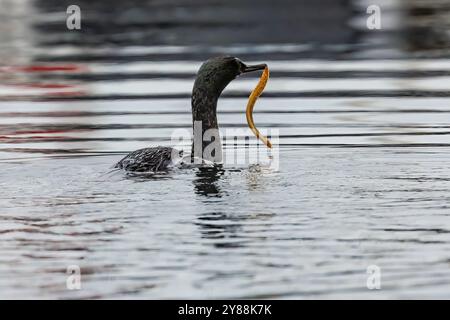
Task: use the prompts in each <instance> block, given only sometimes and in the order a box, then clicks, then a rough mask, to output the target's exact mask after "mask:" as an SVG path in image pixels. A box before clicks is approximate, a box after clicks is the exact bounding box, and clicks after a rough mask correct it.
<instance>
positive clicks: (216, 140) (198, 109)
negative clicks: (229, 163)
mask: <svg viewBox="0 0 450 320" xmlns="http://www.w3.org/2000/svg"><path fill="white" fill-rule="evenodd" d="M219 95H220V92H214V91H212V90H207V89H204V87H203V86H202V83H198V81H196V83H195V84H194V90H193V92H192V125H193V142H192V152H191V155H192V156H193V157H194V156H195V157H197V158H202V159H205V160H209V161H213V162H221V161H222V144H221V141H220V134H219V130H218V129H219V124H218V123H217V100H218V98H219Z"/></svg>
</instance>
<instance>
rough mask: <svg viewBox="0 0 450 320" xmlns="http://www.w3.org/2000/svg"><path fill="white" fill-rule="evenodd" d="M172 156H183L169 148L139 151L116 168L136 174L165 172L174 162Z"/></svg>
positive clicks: (119, 163)
mask: <svg viewBox="0 0 450 320" xmlns="http://www.w3.org/2000/svg"><path fill="white" fill-rule="evenodd" d="M172 154H176V155H181V154H180V152H179V151H178V150H176V149H173V148H169V147H153V148H145V149H139V150H136V151H133V152H131V153H129V154H128V155H127V156H126V157H125V158H123V159H122V160H120V161H119V162H118V163H117V164H116V165H115V166H114V168H119V169H123V170H126V171H134V172H148V171H163V170H166V169H167V167H168V166H169V164H170V163H171V162H172Z"/></svg>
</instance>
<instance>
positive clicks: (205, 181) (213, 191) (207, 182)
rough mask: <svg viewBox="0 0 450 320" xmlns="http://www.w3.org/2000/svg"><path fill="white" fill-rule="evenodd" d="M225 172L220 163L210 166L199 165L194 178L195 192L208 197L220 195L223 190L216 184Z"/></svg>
mask: <svg viewBox="0 0 450 320" xmlns="http://www.w3.org/2000/svg"><path fill="white" fill-rule="evenodd" d="M224 173H225V170H224V169H223V168H222V166H221V165H214V166H212V167H200V168H198V171H197V172H196V178H195V179H194V188H195V193H196V194H198V195H202V196H208V197H219V198H220V197H222V195H223V192H222V191H221V189H220V187H219V186H218V181H219V179H220V177H222V176H223V175H224Z"/></svg>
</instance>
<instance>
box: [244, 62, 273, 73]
mask: <svg viewBox="0 0 450 320" xmlns="http://www.w3.org/2000/svg"><path fill="white" fill-rule="evenodd" d="M266 67H267V65H266V64H265V63H262V64H255V65H253V66H247V65H245V66H244V69H243V70H242V73H247V72H252V71H258V70H264V69H265V68H266Z"/></svg>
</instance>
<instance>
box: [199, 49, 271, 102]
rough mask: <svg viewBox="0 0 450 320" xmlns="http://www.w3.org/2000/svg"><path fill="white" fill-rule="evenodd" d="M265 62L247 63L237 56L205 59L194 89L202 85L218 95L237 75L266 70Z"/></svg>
mask: <svg viewBox="0 0 450 320" xmlns="http://www.w3.org/2000/svg"><path fill="white" fill-rule="evenodd" d="M265 67H266V65H265V64H257V65H246V64H245V63H243V62H242V61H241V60H239V59H238V58H236V57H230V56H221V57H215V58H211V59H209V60H207V61H205V62H204V63H203V64H202V66H201V67H200V69H199V70H198V73H197V78H196V80H195V83H194V90H195V89H196V88H199V87H201V88H202V89H204V90H207V91H208V92H212V93H214V94H216V95H217V97H218V96H219V95H220V94H221V93H222V91H223V89H225V87H226V86H227V85H228V84H229V83H230V82H231V81H232V80H234V79H235V78H236V77H238V76H239V75H241V74H243V73H247V72H252V71H257V70H264V68H265Z"/></svg>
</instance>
